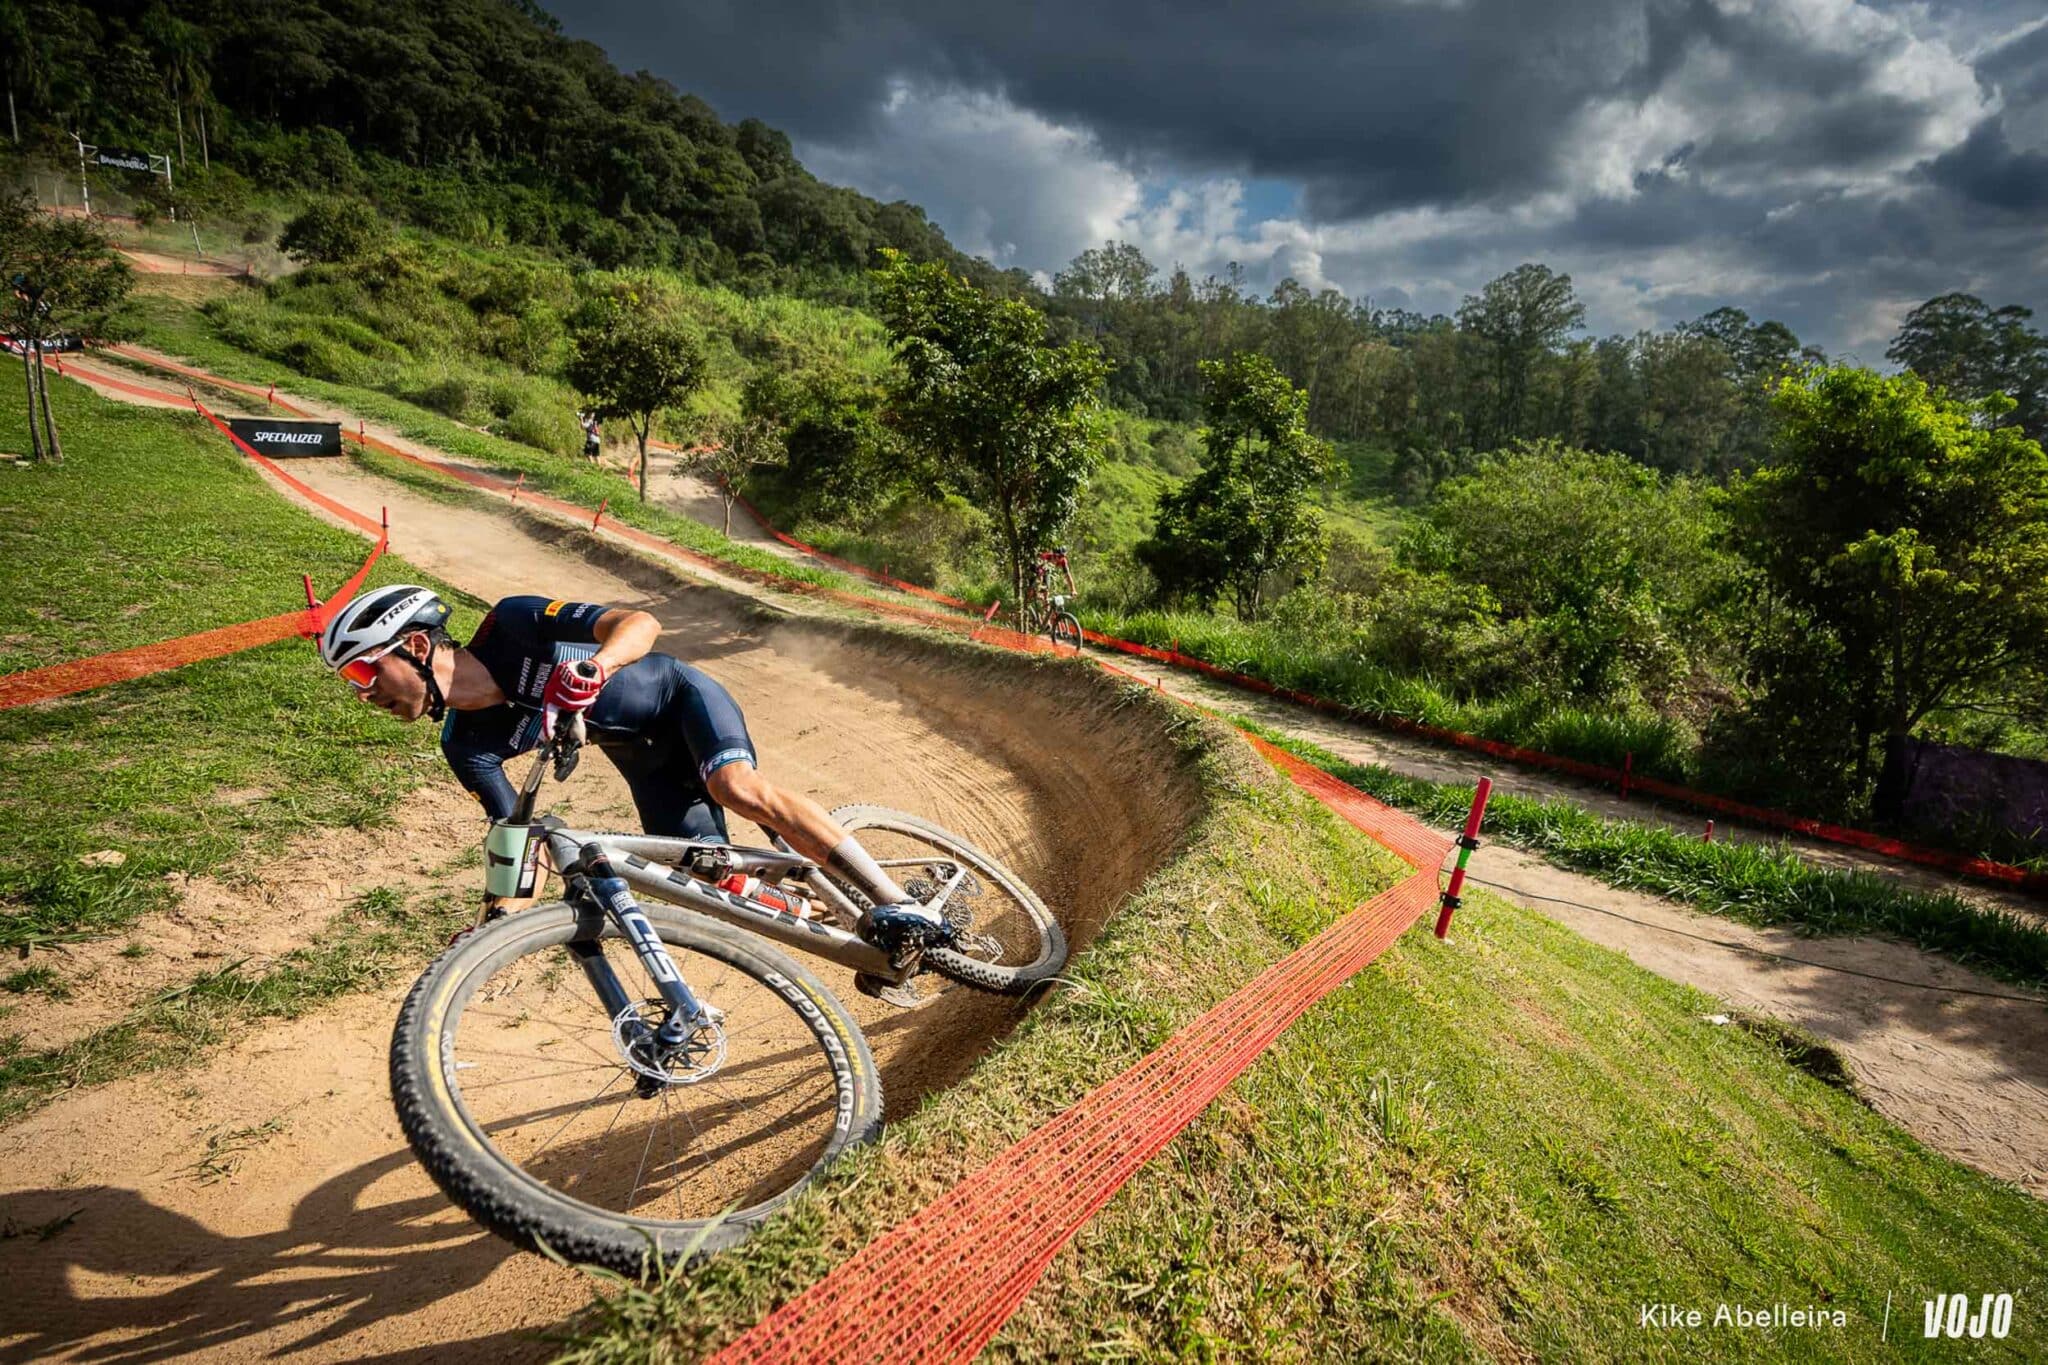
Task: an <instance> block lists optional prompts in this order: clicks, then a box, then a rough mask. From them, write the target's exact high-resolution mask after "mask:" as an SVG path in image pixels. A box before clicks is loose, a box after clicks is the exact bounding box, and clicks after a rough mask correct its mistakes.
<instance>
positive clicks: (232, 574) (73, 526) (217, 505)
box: [0, 382, 478, 949]
mask: <svg viewBox="0 0 2048 1365" xmlns="http://www.w3.org/2000/svg"><path fill="white" fill-rule="evenodd" d="M51 395H52V399H53V401H54V402H55V404H56V407H57V411H58V415H59V421H60V423H61V424H62V429H63V431H64V433H65V436H66V451H67V459H66V461H65V463H64V464H62V465H58V466H42V467H37V468H31V469H14V470H0V478H4V479H5V480H6V482H5V483H0V554H4V556H5V563H6V565H7V569H6V591H5V592H4V593H0V669H5V670H6V671H14V670H18V669H23V668H32V667H37V666H41V665H46V664H53V663H58V662H61V661H65V660H69V659H76V658H80V657H84V656H87V655H91V654H97V653H100V652H102V651H105V650H112V649H120V648H123V647H126V646H130V645H138V644H143V643H147V642H151V641H156V640H162V639H167V638H170V637H173V636H177V635H182V634H187V633H190V632H192V631H197V630H204V629H209V628H212V627H216V626H220V625H225V624H229V623H232V622H236V621H242V620H250V619H255V618H259V617H265V616H271V615H275V614H277V613H278V612H281V611H288V610H291V609H292V608H293V607H295V606H303V605H304V602H305V597H304V593H303V591H302V589H301V586H300V583H299V574H300V573H301V572H310V573H311V574H312V575H313V577H314V581H315V582H316V584H320V585H323V586H324V587H326V588H329V589H331V588H332V587H333V586H334V585H336V584H338V583H339V582H341V581H342V580H343V579H345V578H346V577H347V575H348V574H349V573H351V572H352V571H353V570H354V568H355V567H356V566H357V565H358V564H359V563H360V562H361V561H362V558H363V556H364V554H365V553H366V549H367V547H366V545H365V544H364V542H363V541H362V540H360V539H359V538H357V537H355V536H352V535H349V534H348V533H346V532H343V531H340V530H336V529H334V528H332V527H329V526H327V525H326V524H324V523H322V522H320V521H318V520H316V519H315V518H313V517H311V516H309V515H307V514H305V513H302V512H299V511H297V510H296V509H294V508H292V507H291V506H290V505H289V504H287V503H285V502H283V501H282V500H281V499H279V498H278V497H277V495H276V494H274V493H273V492H271V491H270V490H269V489H267V488H266V487H264V486H263V484H262V483H261V482H260V481H259V479H258V477H257V476H256V475H255V474H254V473H253V472H252V471H251V470H250V469H249V468H247V467H246V465H245V464H244V463H243V461H242V460H241V458H240V457H239V456H237V455H236V454H235V453H234V451H233V449H232V447H230V446H229V445H228V444H227V442H225V441H224V440H222V439H221V438H220V437H219V436H218V435H217V434H216V433H214V432H213V430H212V428H210V427H208V426H206V425H204V424H203V423H201V422H200V421H199V419H197V418H196V417H193V416H190V415H186V414H180V413H171V412H150V411H144V410H140V409H135V408H128V407H123V406H121V405H118V404H113V403H109V402H106V401H104V400H102V399H99V398H97V397H96V396H94V395H92V394H90V393H88V392H85V391H83V390H81V389H79V388H78V387H77V386H76V385H73V384H69V383H64V382H59V383H57V384H55V385H54V386H53V388H52V390H51ZM25 436H26V429H25V425H24V420H23V400H22V395H21V392H20V389H19V388H18V387H8V386H0V447H12V448H19V447H20V446H21V445H22V443H23V442H24V441H25ZM419 577H420V575H419V574H418V571H417V570H415V569H412V568H410V567H408V566H407V565H406V564H405V563H404V562H403V561H401V560H399V559H397V558H396V557H393V556H386V557H385V558H384V559H383V560H382V561H381V562H380V563H379V565H378V566H377V568H376V569H375V570H374V571H373V574H372V578H371V582H372V583H373V584H376V583H388V582H394V581H397V582H404V581H408V580H412V581H418V580H419ZM443 591H444V592H445V591H448V590H447V589H445V588H444V589H443ZM451 601H452V602H454V603H455V604H456V607H457V621H456V624H457V626H458V627H459V628H460V627H466V626H468V625H471V624H473V623H474V621H475V620H476V619H477V611H476V606H477V605H478V604H473V603H467V602H466V601H465V600H464V599H463V598H462V597H461V596H460V595H452V596H451ZM437 761H438V759H437V756H436V754H435V742H434V736H433V734H432V733H431V731H430V728H427V727H422V728H420V729H417V730H399V729H398V728H397V727H394V726H393V725H392V724H391V723H390V721H389V719H388V718H386V717H384V716H382V715H380V714H377V713H375V712H373V711H372V710H371V709H370V708H368V707H365V706H363V705H361V704H360V703H358V702H356V701H355V700H354V698H353V697H352V696H351V694H350V693H349V692H348V690H347V689H346V688H343V687H340V686H338V685H336V683H335V682H334V680H333V679H332V678H331V677H329V676H327V674H326V673H325V672H324V671H323V670H321V669H320V668H318V667H317V666H316V663H315V661H314V660H313V659H312V657H311V655H310V652H309V650H308V648H307V646H306V645H304V644H303V643H299V642H296V641H286V642H282V643H278V644H274V645H268V646H264V647H262V648H259V649H255V650H250V651H245V652H243V653H241V654H235V655H229V656H227V657H225V658H220V659H214V660H208V661H205V662H201V663H196V664H191V665H188V666H186V667H183V668H179V669H176V670H173V671H170V672H167V673H160V674H154V675H150V676H147V677H143V678H138V679H135V680H132V681H129V682H125V683H121V684H117V685H115V686H111V687H106V688H101V689H97V690H94V691H89V692H83V693H79V694H76V695H74V696H71V697H66V698H61V699H59V700H56V701H51V702H45V703H41V704H38V705H35V706H29V707H23V708H18V709H15V710H9V711H4V712H0V947H7V948H15V949H28V948H31V947H33V946H35V945H37V944H39V943H47V942H53V941H64V940H67V939H75V938H77V937H86V936H97V935H105V934H112V933H117V932H119V931H120V930H121V929H122V928H123V926H125V925H127V924H128V923H130V922H131V921H133V920H134V919H135V918H136V917H137V916H138V915H140V914H142V913H144V912H145V911H148V910H151V909H157V908H161V907H164V906H166V905H168V904H169V903H170V902H171V901H172V900H173V899H174V897H175V891H174V889H173V883H174V880H175V875H176V874H181V873H182V874H198V873H202V872H207V871H211V870H215V869H218V868H221V867H224V866H231V865H232V864H233V863H234V862H235V861H236V860H237V858H239V857H240V856H241V855H242V854H244V853H245V852H246V851H247V850H249V849H251V848H254V847H257V846H259V845H263V844H273V843H275V842H276V841H278V840H280V839H282V838H285V837H287V836H289V835H291V834H294V833H297V832H300V831H303V830H309V829H314V828H318V827H322V826H330V827H331V826H342V825H363V824H369V823H374V822H376V821H378V820H380V819H382V818H384V814H385V812H386V811H388V809H389V808H390V806H391V805H392V803H393V802H395V801H396V800H397V798H398V797H399V796H400V795H402V794H403V793H404V792H406V791H408V790H410V789H411V788H412V787H413V786H414V785H415V784H416V783H417V782H418V781H419V780H420V779H421V778H422V777H423V776H425V774H426V773H427V772H428V771H430V768H429V765H430V764H432V763H435V762H437ZM223 790H235V791H239V792H243V793H248V792H261V793H266V794H265V795H263V796H261V797H260V798H258V799H255V800H248V801H238V802H234V803H222V802H217V801H216V800H215V799H214V798H215V796H216V794H217V793H218V792H221V791H223ZM107 850H112V851H115V852H119V853H122V854H125V855H126V856H125V860H123V861H121V862H120V863H119V864H118V865H108V863H110V862H111V861H112V860H98V859H95V860H93V862H91V863H87V862H84V861H82V859H84V858H85V856H86V855H88V854H92V853H97V852H102V851H107Z"/></svg>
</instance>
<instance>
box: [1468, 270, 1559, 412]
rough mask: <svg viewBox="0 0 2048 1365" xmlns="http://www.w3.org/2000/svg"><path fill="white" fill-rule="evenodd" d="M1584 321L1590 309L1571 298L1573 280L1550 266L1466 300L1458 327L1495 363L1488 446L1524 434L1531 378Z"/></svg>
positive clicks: (1514, 274)
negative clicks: (1481, 344) (1539, 364)
mask: <svg viewBox="0 0 2048 1365" xmlns="http://www.w3.org/2000/svg"><path fill="white" fill-rule="evenodd" d="M1585 320H1586V308H1585V305H1584V304H1581V303H1580V302H1579V301H1578V299H1577V298H1576V297H1574V295H1573V294H1572V277H1571V276H1569V275H1560V274H1558V273H1556V272H1555V271H1553V270H1552V269H1551V268H1550V267H1549V266H1546V265H1536V264H1534V263H1529V264H1524V265H1518V266H1516V267H1515V268H1514V269H1513V270H1511V271H1509V272H1508V273H1507V274H1505V275H1503V276H1501V277H1500V278H1499V279H1497V280H1494V281H1493V282H1492V283H1490V284H1488V285H1487V286H1486V287H1485V288H1484V289H1482V290H1480V291H1479V293H1478V294H1477V295H1475V296H1472V297H1469V298H1467V299H1466V300H1465V302H1464V304H1463V306H1461V307H1460V308H1459V309H1458V326H1459V328H1460V329H1461V330H1463V331H1465V332H1467V333H1469V334H1470V335H1472V336H1474V337H1477V338H1479V339H1480V340H1481V341H1483V342H1484V343H1485V344H1486V346H1487V348H1488V351H1489V353H1490V355H1491V357H1492V362H1493V364H1492V370H1493V395H1492V397H1493V402H1492V413H1491V422H1490V424H1489V426H1488V428H1487V430H1486V432H1485V435H1486V438H1487V443H1489V444H1491V443H1498V442H1500V441H1504V440H1507V439H1509V438H1511V437H1514V436H1520V435H1523V434H1524V432H1523V427H1522V423H1523V419H1524V417H1525V416H1526V412H1527V408H1528V401H1529V379H1530V376H1531V374H1532V373H1533V372H1534V371H1535V368H1536V364H1537V361H1538V360H1540V359H1541V358H1542V357H1543V356H1544V355H1545V354H1546V353H1548V352H1550V351H1553V350H1555V349H1556V348H1557V347H1559V346H1561V345H1562V344H1563V343H1564V339H1565V337H1566V336H1567V335H1569V334H1570V333H1571V332H1572V331H1573V330H1575V329H1576V328H1578V327H1579V326H1580V325H1581V324H1583V323H1584V322H1585Z"/></svg>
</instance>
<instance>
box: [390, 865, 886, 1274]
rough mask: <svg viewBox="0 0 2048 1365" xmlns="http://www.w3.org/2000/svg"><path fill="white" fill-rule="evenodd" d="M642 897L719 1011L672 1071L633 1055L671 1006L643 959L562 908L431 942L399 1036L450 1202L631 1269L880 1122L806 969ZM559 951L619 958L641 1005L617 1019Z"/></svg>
mask: <svg viewBox="0 0 2048 1365" xmlns="http://www.w3.org/2000/svg"><path fill="white" fill-rule="evenodd" d="M643 908H644V909H645V911H646V914H647V918H648V920H649V922H650V923H651V924H652V925H653V926H654V929H655V932H656V933H657V934H658V935H659V936H660V937H661V940H662V942H663V943H664V944H666V945H667V946H668V951H669V955H670V957H671V958H672V959H673V961H674V962H675V965H676V969H677V970H678V971H679V972H680V973H681V974H682V977H683V980H684V981H685V982H687V983H688V984H689V987H690V989H691V990H692V991H693V992H694V993H695V994H696V996H697V998H698V1000H699V1001H700V1002H702V1003H704V1004H706V1005H708V1006H710V1007H711V1008H712V1010H713V1011H714V1012H715V1013H714V1016H713V1022H712V1023H710V1024H708V1025H707V1026H706V1027H705V1028H704V1029H702V1030H700V1031H699V1034H698V1035H697V1036H696V1037H694V1038H693V1039H692V1047H691V1048H690V1049H688V1050H687V1051H686V1052H684V1053H683V1054H679V1055H678V1056H677V1057H675V1058H673V1059H672V1060H670V1061H669V1062H667V1063H666V1064H662V1065H655V1066H652V1067H650V1065H649V1058H648V1054H647V1052H646V1051H645V1049H644V1048H641V1049H635V1048H634V1047H633V1046H632V1040H633V1039H634V1038H636V1037H638V1036H640V1035H639V1032H638V1030H639V1029H640V1028H641V1026H642V1025H643V1024H654V1023H659V1021H660V1019H661V1017H662V1011H661V1006H660V996H659V992H658V991H657V990H656V988H655V984H654V982H653V980H652V979H651V978H650V977H649V976H648V975H647V972H646V970H645V968H644V967H643V966H642V965H641V963H640V959H639V957H638V956H637V955H636V954H635V953H634V952H633V950H632V947H631V945H630V944H628V943H627V942H626V941H625V940H623V939H621V938H619V937H618V936H617V932H616V929H615V928H614V926H613V925H612V924H611V923H610V922H609V920H599V919H598V918H597V917H595V916H592V915H579V914H578V913H577V911H575V910H573V909H572V908H571V907H569V906H568V905H565V904H561V903H559V902H557V903H555V904H552V905H544V906H536V907H534V908H533V909H530V910H524V911H521V912H519V913H517V914H514V915H510V916H508V917H506V918H505V919H502V920H500V921H498V922H497V923H495V924H492V925H489V926H486V927H485V928H483V929H481V930H479V931H477V932H476V933H473V934H469V935H466V936H465V937H463V938H462V939H461V940H460V941H458V942H457V943H456V944H455V945H454V946H453V947H451V948H450V949H449V950H448V951H447V952H445V953H443V954H442V955H441V957H440V958H439V959H438V960H437V961H436V962H435V963H434V964H433V965H432V966H431V967H429V968H428V969H427V971H426V972H425V974H424V975H422V976H421V977H420V979H419V982H418V983H417V984H416V985H415V986H414V987H413V989H412V994H411V995H410V996H408V997H407V999H406V1002H405V1007H404V1008H403V1009H402V1010H401V1011H400V1013H399V1017H398V1025H397V1028H396V1030H395V1031H394V1033H393V1035H392V1046H391V1093H392V1098H393V1100H394V1102H395V1103H396V1104H397V1106H398V1117H399V1121H400V1123H401V1124H402V1126H403V1127H404V1129H405V1135H406V1138H407V1140H408V1141H409V1142H411V1144H412V1147H413V1151H414V1152H415V1153H417V1154H418V1156H419V1159H420V1162H421V1164H422V1165H424V1166H425V1167H426V1168H427V1172H428V1173H429V1174H430V1175H432V1176H433V1178H434V1180H435V1182H436V1183H437V1184H439V1185H440V1187H441V1188H442V1190H443V1191H445V1192H446V1193H447V1195H448V1197H449V1198H450V1199H452V1200H454V1201H455V1203H457V1204H458V1205H460V1206H461V1207H462V1208H463V1209H464V1210H466V1211H467V1212H468V1213H469V1214H470V1215H471V1216H472V1217H474V1218H476V1219H477V1221H479V1222H481V1223H483V1224H484V1225H485V1226H486V1227H489V1228H490V1229H491V1230H492V1231H494V1232H496V1233H498V1234H500V1235H501V1236H504V1237H506V1238H507V1239H509V1240H511V1241H513V1242H515V1243H518V1244H519V1245H521V1246H524V1247H528V1248H535V1247H537V1246H538V1245H539V1244H541V1243H545V1244H546V1245H547V1246H548V1247H550V1248H552V1249H553V1250H554V1251H556V1252H558V1253H560V1254H561V1255H563V1256H566V1257H567V1258H569V1259H570V1260H572V1261H581V1262H589V1263H593V1264H597V1265H603V1266H607V1267H609V1268H611V1269H613V1270H616V1271H619V1272H620V1273H622V1274H627V1275H636V1276H637V1275H645V1274H647V1273H648V1272H649V1270H650V1269H651V1266H650V1264H649V1261H650V1256H651V1255H658V1256H660V1257H661V1258H662V1259H663V1260H665V1261H666V1260H674V1259H677V1258H680V1257H684V1256H690V1255H696V1254H704V1253H709V1252H713V1251H718V1250H722V1249H724V1248H726V1247H730V1246H733V1245H736V1244H737V1243H739V1242H741V1241H743V1240H745V1238H746V1237H747V1236H748V1235H749V1234H750V1233H752V1231H753V1230H754V1229H755V1228H756V1227H758V1226H759V1225H760V1224H761V1222H762V1221H763V1220H765V1219H766V1218H768V1217H769V1216H770V1215H771V1214H773V1213H774V1212H775V1211H776V1210H777V1209H779V1208H781V1207H782V1206H783V1205H784V1204H786V1203H788V1202H789V1200H790V1199H791V1198H792V1197H794V1196H795V1194H796V1192H797V1191H798V1190H800V1189H802V1188H803V1186H804V1185H806V1184H807V1183H809V1182H810V1180H812V1179H813V1178H814V1177H815V1176H816V1175H817V1174H818V1173H819V1172H820V1171H821V1170H823V1169H824V1167H825V1166H826V1165H827V1164H828V1163H829V1162H830V1161H831V1160H832V1159H833V1158H834V1157H836V1156H838V1155H839V1154H840V1153H841V1152H843V1151H844V1150H846V1148H847V1147H849V1146H851V1145H853V1144H854V1143H858V1142H862V1141H865V1140H866V1139H867V1138H869V1137H871V1136H872V1135H873V1134H874V1132H875V1130H876V1128H877V1127H878V1126H879V1124H880V1122H881V1115H882V1086H881V1078H880V1076H879V1074H878V1073H877V1072H876V1070H875V1063H874V1058H873V1056H872V1055H871V1054H870V1053H869V1051H868V1046H867V1042H866V1040H865V1039H863V1038H862V1037H861V1034H860V1030H859V1028H858V1026H857V1025H856V1024H855V1023H854V1022H853V1020H852V1018H851V1017H850V1016H849V1015H848V1014H847V1013H846V1011H845V1009H844V1007H843V1006H841V1005H840V1004H839V1002H838V1001H837V1000H836V999H834V998H833V996H832V994H831V992H830V991H828V990H826V989H825V987H824V985H823V984H822V983H820V982H819V981H818V979H817V978H816V977H814V976H812V975H811V974H810V973H809V972H808V971H806V970H805V969H804V968H802V967H800V966H798V965H797V964H796V963H795V962H793V961H791V960H790V959H789V958H788V957H786V956H785V955H783V954H782V953H781V952H779V951H777V950H776V949H774V948H773V947H772V946H771V945H768V944H766V943H764V942H762V941H761V940H759V939H756V938H753V937H751V936H749V935H747V934H743V933H740V932H738V931H737V930H733V929H730V928H727V927H726V926H724V925H721V924H717V923H715V922H713V921H710V920H706V919H704V918H703V917H701V916H696V915H690V914H687V913H686V912H684V911H681V910H677V909H674V908H671V907H668V906H661V905H648V906H645V907H643ZM572 942H574V943H576V944H578V945H579V946H580V947H581V946H587V947H589V948H592V949H594V950H595V951H596V952H598V953H601V954H602V955H603V957H604V959H605V960H606V961H607V962H608V963H609V964H610V966H611V968H612V971H613V972H614V973H615V974H616V976H617V978H618V980H619V983H620V985H621V986H623V987H624V989H625V992H626V996H627V998H628V999H629V1000H630V1001H632V1002H633V1005H632V1008H630V1009H628V1010H626V1011H624V1014H623V1017H621V1018H619V1019H613V1018H610V1017H608V1015H607V1011H606V1010H605V1008H604V1007H603V1005H601V1004H600V1003H599V1001H598V997H597V994H596V992H595V991H594V990H593V989H592V987H591V985H590V983H589V981H588V980H587V979H586V977H585V974H584V971H583V968H582V966H581V964H580V963H579V961H578V959H577V957H576V955H575V954H574V953H572V951H571V950H570V947H569V945H570V944H571V943H572ZM650 1070H652V1071H654V1072H656V1073H658V1074H656V1075H650V1074H648V1073H649V1071H650ZM728 1210H730V1211H729V1212H728Z"/></svg>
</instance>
